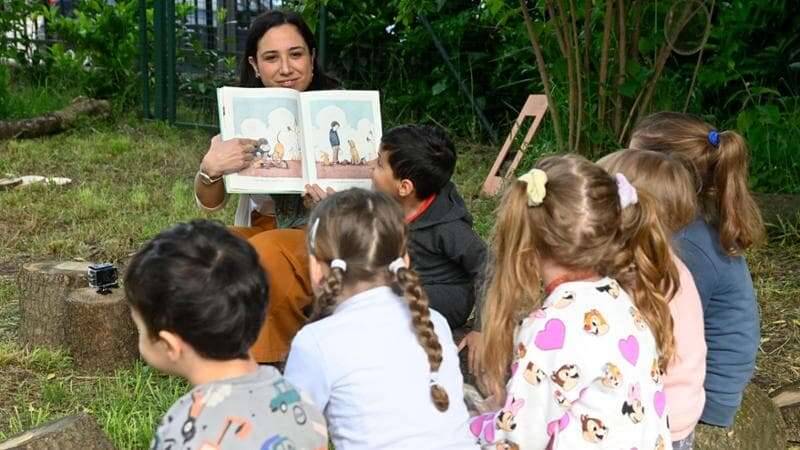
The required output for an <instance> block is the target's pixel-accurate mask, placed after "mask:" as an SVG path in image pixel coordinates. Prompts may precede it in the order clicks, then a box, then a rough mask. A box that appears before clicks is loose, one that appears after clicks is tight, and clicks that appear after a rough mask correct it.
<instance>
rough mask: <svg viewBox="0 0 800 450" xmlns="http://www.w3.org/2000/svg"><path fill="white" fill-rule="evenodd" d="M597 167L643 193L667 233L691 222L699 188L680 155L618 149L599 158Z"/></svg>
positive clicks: (695, 210) (694, 213)
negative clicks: (651, 200) (622, 179)
mask: <svg viewBox="0 0 800 450" xmlns="http://www.w3.org/2000/svg"><path fill="white" fill-rule="evenodd" d="M597 165H599V166H600V167H602V168H603V169H605V170H606V172H608V173H610V174H612V175H613V174H615V173H621V174H623V175H625V177H626V178H627V179H628V181H630V182H631V184H632V185H633V186H634V187H635V188H636V190H637V191H647V192H648V193H649V194H650V195H651V196H652V197H653V199H654V200H656V202H655V203H656V208H658V217H659V218H660V219H661V223H662V225H663V226H664V230H665V231H666V232H667V233H669V234H674V233H675V232H677V231H679V230H680V229H682V228H684V227H685V226H687V225H689V224H690V223H691V222H692V220H694V218H695V216H696V214H697V188H696V187H695V186H697V185H699V182H698V180H696V176H697V175H696V174H695V172H694V171H691V172H690V171H689V169H688V168H687V167H691V163H690V162H688V161H685V158H684V157H682V156H681V155H680V154H668V153H659V152H653V151H650V150H631V149H625V150H619V151H616V152H614V153H611V154H609V155H606V156H604V157H603V158H600V160H598V161H597Z"/></svg>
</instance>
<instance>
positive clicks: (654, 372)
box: [650, 358, 664, 384]
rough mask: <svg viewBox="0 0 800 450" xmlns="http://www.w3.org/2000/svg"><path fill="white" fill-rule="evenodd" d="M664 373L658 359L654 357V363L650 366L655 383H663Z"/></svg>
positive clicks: (651, 376)
mask: <svg viewBox="0 0 800 450" xmlns="http://www.w3.org/2000/svg"><path fill="white" fill-rule="evenodd" d="M663 375H664V374H663V373H662V372H661V368H660V367H659V366H658V359H657V358H653V365H652V366H650V378H652V379H653V383H655V384H661V377H662V376H663Z"/></svg>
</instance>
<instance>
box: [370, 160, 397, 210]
mask: <svg viewBox="0 0 800 450" xmlns="http://www.w3.org/2000/svg"><path fill="white" fill-rule="evenodd" d="M399 187H400V180H399V179H397V178H395V175H394V172H393V171H392V166H390V165H389V153H388V152H385V151H383V150H380V151H378V159H377V160H376V162H375V165H374V166H373V168H372V189H374V190H376V191H378V192H383V193H384V194H387V195H390V196H392V197H394V198H399V194H398V190H399Z"/></svg>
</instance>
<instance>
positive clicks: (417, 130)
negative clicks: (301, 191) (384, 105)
mask: <svg viewBox="0 0 800 450" xmlns="http://www.w3.org/2000/svg"><path fill="white" fill-rule="evenodd" d="M455 167H456V149H455V145H453V142H452V141H451V140H450V139H449V138H448V137H447V135H446V134H445V133H444V132H443V131H442V130H440V129H438V128H435V127H431V126H427V125H413V124H411V125H401V126H398V127H395V128H392V129H391V130H389V131H388V132H387V133H386V134H384V135H383V137H382V138H381V146H380V151H379V154H378V162H377V166H376V167H375V169H374V170H373V172H372V185H373V188H374V189H375V190H378V191H381V192H383V193H385V194H388V195H389V196H391V197H393V198H395V199H396V200H398V201H399V202H400V204H401V205H402V206H403V211H404V213H405V222H406V223H407V224H408V228H409V243H408V247H409V253H410V255H411V263H412V265H413V266H414V270H416V271H417V272H418V273H419V276H420V279H421V281H422V286H423V287H424V288H425V291H426V292H427V293H428V297H429V298H430V302H431V308H433V309H435V310H436V311H438V312H439V313H441V314H442V315H443V316H444V317H445V318H446V319H447V323H448V324H450V327H451V328H452V329H456V328H459V327H462V326H463V325H464V324H465V323H466V322H467V319H468V318H469V316H470V314H471V313H472V310H473V308H474V306H475V299H476V295H477V293H476V291H477V288H479V287H480V284H481V280H482V279H483V278H482V274H483V267H484V264H485V262H486V244H485V243H484V241H483V240H482V239H481V238H480V237H479V236H478V235H477V234H476V233H475V230H473V228H472V225H473V223H472V216H471V215H470V213H469V211H468V210H467V207H466V205H465V204H464V200H463V199H462V198H461V195H459V193H458V189H457V188H456V186H455V184H453V183H452V182H451V181H450V178H451V177H452V176H453V172H454V171H455ZM476 312H479V311H476ZM475 319H476V320H475V322H474V325H473V329H474V330H476V331H477V330H479V329H480V317H479V315H476V318H475ZM476 331H474V332H472V333H470V334H469V335H468V336H473V335H477V333H476ZM468 341H469V342H472V343H473V344H472V345H470V358H469V359H470V367H471V368H472V367H473V364H474V362H475V360H476V357H475V356H476V350H477V345H475V344H477V343H478V341H477V340H475V339H465V340H464V341H463V342H464V343H466V342H468ZM461 345H463V344H460V346H461ZM473 372H474V370H473Z"/></svg>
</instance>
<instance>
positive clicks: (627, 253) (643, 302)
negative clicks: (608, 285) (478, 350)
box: [480, 155, 678, 398]
mask: <svg viewBox="0 0 800 450" xmlns="http://www.w3.org/2000/svg"><path fill="white" fill-rule="evenodd" d="M536 168H538V169H541V170H543V171H545V173H546V174H547V180H548V181H547V185H546V191H547V193H546V195H545V197H544V200H543V202H542V204H541V205H538V206H535V207H529V206H528V198H527V194H526V183H524V182H521V181H518V180H515V181H512V182H511V183H510V185H509V186H508V187H507V189H506V192H505V194H504V196H503V199H502V202H501V204H500V206H499V207H498V211H497V222H496V224H495V228H494V241H493V247H494V258H495V261H493V264H490V265H488V267H490V268H492V269H490V271H491V273H490V274H489V278H490V281H489V284H488V288H487V291H486V301H485V302H484V308H483V315H482V317H483V322H482V325H483V329H482V331H483V333H482V338H483V341H484V342H483V346H482V348H483V352H482V355H481V360H482V363H483V367H484V369H485V370H484V373H483V374H482V377H481V380H480V382H481V387H483V388H484V390H485V391H487V392H488V393H490V394H494V395H498V396H499V398H502V397H503V395H504V390H505V380H506V379H507V375H508V373H507V370H508V367H509V364H510V362H511V356H512V351H513V348H512V347H513V341H512V330H514V328H515V327H516V325H517V322H518V318H519V314H520V312H521V311H523V309H525V310H530V309H537V308H539V307H540V306H541V304H542V300H543V298H542V292H541V289H540V285H541V273H540V272H539V271H540V267H541V263H542V261H544V260H548V261H552V262H554V263H556V264H558V265H560V266H563V267H565V268H567V269H569V270H572V271H586V270H591V271H593V272H596V273H597V274H598V275H601V276H609V277H613V278H615V279H616V280H617V281H619V283H620V284H621V285H622V287H623V288H624V289H625V290H626V291H627V292H628V293H630V294H631V296H632V298H633V301H634V304H635V305H636V307H637V308H638V309H639V310H640V311H641V313H642V315H643V316H644V318H645V320H646V321H647V324H648V325H649V326H650V328H651V330H653V334H654V336H655V340H656V344H657V345H658V348H659V352H660V359H659V365H660V366H661V367H662V368H665V367H666V366H667V362H668V361H669V360H670V359H671V358H672V355H673V353H674V348H675V343H674V338H673V335H672V317H671V316H670V312H669V308H668V306H667V299H668V298H670V297H672V295H673V294H674V292H675V290H676V289H677V287H678V272H677V269H676V268H675V265H674V263H673V262H672V259H671V254H670V250H669V241H668V238H667V236H666V234H665V232H664V231H663V229H662V227H661V224H660V222H659V221H658V218H657V211H656V208H655V205H654V203H653V201H652V199H651V198H650V197H649V196H648V195H647V194H646V193H644V192H643V193H640V194H639V202H638V203H636V204H633V205H630V206H628V207H627V208H626V210H627V209H630V210H631V212H630V213H626V214H625V217H624V218H623V214H622V208H621V206H620V197H619V193H618V188H617V184H616V181H615V179H614V177H612V176H611V175H609V174H608V173H606V172H605V171H604V170H603V169H601V168H600V167H598V166H597V165H595V164H592V163H591V162H589V161H587V160H586V159H584V158H582V157H580V156H575V155H567V156H551V157H548V158H544V159H542V160H540V161H539V162H538V163H537V164H536Z"/></svg>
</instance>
